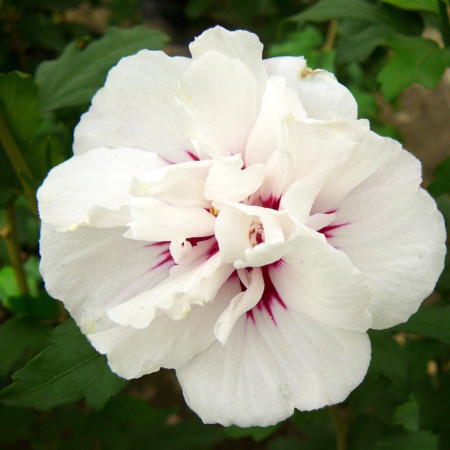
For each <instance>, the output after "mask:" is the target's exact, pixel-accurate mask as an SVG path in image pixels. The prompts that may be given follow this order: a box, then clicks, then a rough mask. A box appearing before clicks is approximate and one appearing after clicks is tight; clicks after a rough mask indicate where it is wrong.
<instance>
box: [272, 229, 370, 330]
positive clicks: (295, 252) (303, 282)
mask: <svg viewBox="0 0 450 450" xmlns="http://www.w3.org/2000/svg"><path fill="white" fill-rule="evenodd" d="M289 244H290V245H289V247H288V248H287V249H286V251H285V253H284V255H283V258H282V261H281V263H280V264H277V265H276V266H274V267H271V268H270V271H269V274H270V279H271V280H272V282H273V284H274V286H275V288H276V289H277V291H278V294H279V295H280V297H281V298H282V300H283V302H284V303H285V304H286V305H287V307H288V308H289V309H292V310H295V311H299V312H301V313H304V314H307V315H309V316H310V317H313V318H314V319H315V320H317V321H318V322H320V323H322V324H324V325H329V326H332V327H336V328H345V329H348V330H354V331H366V330H367V329H368V328H369V327H370V325H371V323H372V317H371V315H370V313H369V304H370V301H371V297H372V291H371V289H370V287H369V283H368V282H367V281H366V279H365V277H364V275H363V274H361V272H360V271H359V270H358V269H357V268H356V267H354V266H353V264H352V263H351V261H350V259H349V258H348V257H347V256H346V255H345V254H344V253H342V252H340V251H339V250H336V249H334V248H333V247H331V246H330V245H329V244H327V242H326V241H325V240H324V239H318V238H315V237H310V236H301V235H299V236H294V237H292V239H291V240H290V242H289Z"/></svg>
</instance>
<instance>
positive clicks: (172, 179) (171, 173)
mask: <svg viewBox="0 0 450 450" xmlns="http://www.w3.org/2000/svg"><path fill="white" fill-rule="evenodd" d="M211 164H212V161H211V160H207V161H188V162H185V163H179V164H171V165H168V166H166V167H163V168H161V169H159V170H152V171H150V172H145V173H142V174H141V175H139V176H137V177H136V182H135V183H134V186H133V190H132V192H133V194H134V195H137V196H144V197H145V196H150V197H153V198H156V199H161V200H165V201H167V202H169V203H170V204H171V205H174V206H203V207H205V208H208V207H209V206H210V204H211V202H210V201H208V200H207V199H205V197H204V195H203V190H204V186H205V179H206V177H207V175H208V170H209V168H210V166H211Z"/></svg>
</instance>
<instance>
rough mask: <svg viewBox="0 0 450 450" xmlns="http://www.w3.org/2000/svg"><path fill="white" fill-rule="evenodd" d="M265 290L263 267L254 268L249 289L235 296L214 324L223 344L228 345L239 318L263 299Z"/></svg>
mask: <svg viewBox="0 0 450 450" xmlns="http://www.w3.org/2000/svg"><path fill="white" fill-rule="evenodd" d="M263 291H264V281H263V276H262V272H261V269H259V268H254V269H253V270H252V273H251V276H250V282H249V285H248V286H247V289H246V290H245V291H243V292H240V293H239V294H237V295H236V296H235V297H233V299H232V300H231V302H230V304H229V305H228V306H227V308H226V309H225V311H223V313H222V314H221V315H220V317H219V318H218V319H217V322H216V324H215V326H214V334H215V335H216V338H217V340H218V341H219V342H220V343H221V344H222V345H226V343H227V341H228V337H229V335H230V333H231V330H232V329H233V326H234V325H235V323H236V322H237V321H238V319H239V318H240V317H241V316H242V315H243V314H245V313H246V312H247V311H250V310H251V309H252V308H253V307H254V306H256V304H257V303H258V302H259V300H260V299H261V296H262V294H263Z"/></svg>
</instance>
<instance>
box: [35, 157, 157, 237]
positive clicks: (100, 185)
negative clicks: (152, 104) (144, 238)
mask: <svg viewBox="0 0 450 450" xmlns="http://www.w3.org/2000/svg"><path fill="white" fill-rule="evenodd" d="M164 165H166V163H165V162H164V161H162V160H161V159H160V158H158V156H157V155H156V154H155V153H149V152H144V151H141V150H135V149H131V148H119V149H116V150H115V151H111V150H109V149H106V148H98V149H95V150H92V151H91V152H89V153H88V154H86V155H81V156H74V157H72V158H71V159H69V160H68V161H66V162H64V163H62V164H60V165H59V166H56V167H54V168H53V169H52V170H51V171H50V173H49V174H48V175H47V178H46V179H45V181H44V184H43V185H42V186H41V187H40V188H39V190H38V193H37V198H38V202H39V214H40V217H41V219H42V221H44V222H47V223H50V224H51V225H53V226H54V227H55V229H57V230H59V231H66V230H69V229H71V230H73V229H75V228H77V227H78V226H80V225H91V226H100V227H113V226H124V225H125V224H126V223H127V221H128V220H129V219H130V215H129V213H128V212H127V210H126V211H123V208H122V210H121V207H122V206H123V205H125V203H127V202H128V201H129V199H130V187H131V182H132V179H133V176H134V175H136V174H139V173H140V172H142V171H145V170H150V169H153V168H159V167H162V166H164Z"/></svg>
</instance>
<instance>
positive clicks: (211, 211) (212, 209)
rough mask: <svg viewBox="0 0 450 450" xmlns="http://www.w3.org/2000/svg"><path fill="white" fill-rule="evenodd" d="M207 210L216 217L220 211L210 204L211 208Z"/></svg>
mask: <svg viewBox="0 0 450 450" xmlns="http://www.w3.org/2000/svg"><path fill="white" fill-rule="evenodd" d="M209 212H210V213H211V214H212V215H213V216H214V217H217V216H218V215H219V213H220V210H219V209H216V208H214V207H213V206H211V208H209Z"/></svg>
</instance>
